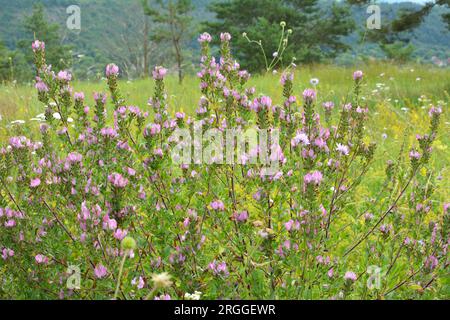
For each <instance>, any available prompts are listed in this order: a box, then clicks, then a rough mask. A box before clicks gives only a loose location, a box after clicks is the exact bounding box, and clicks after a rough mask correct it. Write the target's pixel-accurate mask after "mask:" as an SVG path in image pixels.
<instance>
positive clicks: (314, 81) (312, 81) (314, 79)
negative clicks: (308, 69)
mask: <svg viewBox="0 0 450 320" xmlns="http://www.w3.org/2000/svg"><path fill="white" fill-rule="evenodd" d="M309 83H311V85H313V86H317V85H318V84H319V79H317V78H312V79H311V80H309Z"/></svg>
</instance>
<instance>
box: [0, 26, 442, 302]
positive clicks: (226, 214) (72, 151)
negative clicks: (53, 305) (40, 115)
mask: <svg viewBox="0 0 450 320" xmlns="http://www.w3.org/2000/svg"><path fill="white" fill-rule="evenodd" d="M221 39H222V45H221V58H220V61H216V59H215V58H214V57H212V56H211V55H210V50H209V42H210V41H211V36H210V35H208V34H203V35H201V37H200V38H199V41H200V43H201V46H202V57H201V70H200V72H199V73H198V76H199V77H200V78H201V86H200V87H201V88H200V90H201V94H202V96H201V98H200V100H199V107H198V109H197V112H196V114H195V115H192V116H187V115H185V114H183V113H181V112H178V113H176V114H175V115H172V114H171V113H170V112H169V108H168V102H167V93H166V92H165V88H164V78H165V76H166V73H167V70H166V69H164V68H163V67H156V68H155V69H154V71H153V78H154V81H155V91H154V95H153V97H151V98H150V99H149V103H148V104H149V107H150V109H151V110H149V111H146V110H142V109H140V108H139V107H136V106H128V105H127V104H126V101H125V99H124V98H123V96H122V95H121V93H120V88H119V86H118V76H119V72H120V71H119V68H118V67H117V66H116V65H114V64H110V65H108V66H107V67H106V76H107V85H108V87H109V99H108V98H107V95H106V94H104V93H95V95H94V98H95V104H94V105H93V106H91V107H89V106H86V105H85V95H84V93H82V92H73V89H72V87H71V78H72V77H71V74H70V72H68V71H64V70H63V71H60V72H58V73H56V72H54V71H52V69H51V67H50V66H49V65H47V64H46V60H45V45H44V43H42V42H39V41H35V42H34V43H33V46H32V47H33V51H34V54H35V62H36V67H37V75H36V82H35V86H36V89H37V91H38V96H39V100H40V101H41V102H42V103H43V104H44V105H45V118H46V122H45V123H43V124H42V125H41V126H40V135H41V136H40V138H36V139H33V138H32V137H25V136H14V137H11V138H10V140H9V142H8V143H7V144H6V145H5V146H4V147H3V148H2V149H1V166H0V179H1V197H0V207H1V209H0V223H1V225H0V228H1V233H0V249H1V251H2V252H1V253H2V259H0V261H1V263H2V264H1V269H0V270H1V274H2V286H1V289H0V293H1V295H2V296H4V297H8V296H14V297H16V298H45V299H55V298H58V297H59V298H73V299H80V298H81V299H110V298H118V299H170V298H172V299H199V298H206V299H207V298H209V299H251V298H260V299H268V298H276V299H310V298H320V299H343V298H383V297H386V298H417V297H420V294H423V293H424V292H425V291H426V290H427V288H429V287H431V286H435V288H436V290H440V289H441V288H442V287H441V286H442V284H441V280H442V279H443V277H444V276H445V268H446V266H447V264H448V261H447V243H448V236H449V235H448V230H449V229H448V217H449V205H448V204H447V205H445V206H444V209H443V210H442V206H441V205H438V204H437V203H436V202H434V201H432V196H433V191H434V188H433V183H432V181H433V179H434V178H433V172H432V170H431V169H430V168H429V160H430V156H431V152H432V143H433V141H434V139H435V137H436V134H437V130H438V126H439V119H440V115H441V112H442V110H441V107H439V106H436V107H434V106H433V107H432V108H431V109H430V111H429V116H430V129H429V132H428V133H426V134H423V135H418V136H417V142H416V146H414V147H413V148H411V149H410V150H407V148H408V147H407V146H406V145H403V146H402V148H401V152H400V154H398V155H394V157H393V158H392V159H391V160H388V161H387V163H386V169H385V176H384V178H383V181H381V182H380V183H379V185H378V186H377V188H376V190H371V189H370V188H368V187H367V185H368V182H367V179H366V175H367V173H368V171H369V170H370V169H371V167H372V165H373V159H374V154H375V150H376V145H375V144H373V143H370V142H369V140H368V138H367V137H366V136H365V125H366V121H367V118H368V116H369V110H368V109H367V107H365V106H364V101H363V100H362V99H361V97H360V94H361V90H362V84H363V82H364V75H363V73H362V72H361V71H356V72H355V73H354V74H353V78H354V90H353V94H352V95H351V96H349V97H348V98H347V100H346V101H344V102H343V103H342V104H340V105H339V106H336V107H335V106H334V103H332V102H324V103H323V106H320V105H319V103H318V96H317V95H318V94H317V92H316V91H315V90H314V89H306V90H304V92H303V94H302V97H301V98H299V97H297V96H296V95H295V93H294V89H293V88H294V73H293V68H294V66H290V67H289V68H288V69H286V70H285V71H284V72H283V74H282V76H281V85H282V87H283V96H284V99H285V100H284V101H283V102H282V103H281V104H274V103H273V101H272V99H271V98H270V97H267V96H261V95H257V93H256V90H255V88H248V87H246V83H247V81H248V79H249V77H250V75H249V74H248V73H247V72H246V71H244V70H240V67H239V64H238V63H237V62H236V61H235V60H234V59H233V57H232V56H231V51H230V47H229V41H230V37H229V35H226V36H225V35H223V36H222V37H221ZM110 103H111V105H112V106H113V110H114V111H113V113H112V117H111V116H110V115H109V113H108V112H107V109H108V108H107V106H108V105H109V104H110ZM322 107H323V108H324V114H325V121H322V120H321V119H320V116H319V113H318V108H322ZM337 109H339V111H338V112H337ZM150 118H152V120H149V119H150ZM199 124H201V129H200V130H201V132H200V133H202V134H205V135H206V134H207V133H208V132H210V131H208V130H210V129H213V130H214V131H213V132H214V134H215V137H219V139H216V140H214V139H207V138H205V139H203V140H201V141H202V142H203V144H206V147H207V148H208V147H209V148H210V149H212V150H220V148H221V147H223V145H224V144H225V141H224V139H223V135H222V136H221V135H220V133H222V132H226V130H227V129H229V128H240V129H246V128H255V127H256V129H257V132H263V130H264V129H265V130H268V133H269V135H268V136H267V137H263V138H261V137H260V142H261V141H263V142H264V141H265V142H266V144H267V145H268V146H270V149H271V150H270V152H269V153H267V154H266V153H264V150H263V149H262V148H261V145H258V148H256V149H250V148H247V147H246V146H245V145H244V153H243V154H242V158H241V159H239V160H242V161H231V162H228V161H227V162H226V163H220V162H221V161H220V158H219V157H218V156H217V154H215V155H214V156H213V158H212V161H210V162H208V163H205V162H203V161H196V162H194V163H192V162H191V163H182V164H178V162H177V161H176V159H175V158H174V156H173V152H172V151H173V150H174V149H175V148H176V147H179V146H180V145H181V146H185V145H188V148H187V150H188V151H192V150H194V151H195V150H196V149H197V148H198V145H197V144H195V142H194V146H191V145H190V144H187V143H188V140H184V139H183V140H181V139H180V137H177V136H176V133H177V132H179V130H181V129H185V130H188V131H187V132H194V131H195V130H194V129H195V128H194V127H195V126H198V125H199ZM275 129H279V132H280V135H279V137H280V139H279V141H278V142H277V139H276V135H275ZM185 132H186V131H185ZM233 141H234V140H233ZM227 147H229V146H228V145H227ZM235 147H236V148H237V146H235V144H234V142H233V144H232V149H233V150H234V149H235ZM217 148H218V149H217ZM227 151H228V150H227ZM258 157H259V158H260V159H264V158H265V157H266V160H269V163H271V164H273V165H274V167H273V168H277V169H276V170H275V171H273V172H271V171H268V170H267V166H266V164H267V163H264V162H258V161H252V160H255V159H256V158H258ZM200 160H202V158H201V157H200ZM207 160H208V159H207ZM209 160H211V159H209ZM418 173H420V174H418ZM356 199H358V200H361V201H355V200H356ZM73 270H79V275H80V280H81V281H80V282H79V283H78V282H77V281H74V279H75V278H74V276H77V273H75V274H72V272H73ZM377 277H380V278H377ZM377 279H381V282H380V283H377V282H376V280H377ZM74 283H75V285H73V284H74ZM411 284H414V285H411ZM78 285H79V288H77V287H78Z"/></svg>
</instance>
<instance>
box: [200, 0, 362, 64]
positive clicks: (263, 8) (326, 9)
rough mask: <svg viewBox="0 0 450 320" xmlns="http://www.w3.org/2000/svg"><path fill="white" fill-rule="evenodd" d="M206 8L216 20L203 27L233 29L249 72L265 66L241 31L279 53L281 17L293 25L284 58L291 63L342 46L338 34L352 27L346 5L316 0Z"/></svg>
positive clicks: (242, 0) (255, 0)
mask: <svg viewBox="0 0 450 320" xmlns="http://www.w3.org/2000/svg"><path fill="white" fill-rule="evenodd" d="M210 10H211V11H212V12H214V13H215V15H216V18H217V21H214V22H204V25H205V27H206V29H207V30H208V31H209V32H210V33H213V34H219V33H220V32H224V31H227V32H229V33H231V34H232V35H233V39H232V44H233V46H234V47H236V48H237V49H236V52H237V57H238V59H239V61H240V62H242V64H243V67H245V68H247V69H249V70H250V71H261V70H264V59H263V58H262V57H261V55H259V54H257V52H256V51H255V46H254V43H249V41H248V40H247V39H246V38H245V37H242V36H241V35H242V34H243V33H244V32H245V33H246V34H247V36H248V37H249V38H250V39H252V40H256V41H261V44H262V46H263V47H264V48H265V51H266V52H268V53H270V54H272V53H275V54H277V53H276V50H277V48H278V47H279V43H278V42H279V39H280V22H282V21H283V22H285V23H286V25H287V28H288V29H291V30H292V35H291V36H290V41H289V45H288V47H287V48H286V51H285V52H284V58H283V60H284V61H289V62H290V61H291V58H292V57H294V56H295V57H296V58H297V60H298V61H300V62H315V61H320V60H322V59H325V58H332V57H334V56H336V54H337V53H339V52H342V51H345V50H346V49H347V48H348V47H347V46H346V45H345V44H344V43H343V42H342V41H341V36H345V35H348V34H349V33H350V32H351V31H352V29H353V27H354V22H353V20H352V18H351V15H350V11H349V9H348V7H346V6H343V5H341V4H336V3H333V4H331V5H330V4H324V3H323V2H322V1H319V0H231V1H221V2H216V3H213V4H212V5H211V6H210Z"/></svg>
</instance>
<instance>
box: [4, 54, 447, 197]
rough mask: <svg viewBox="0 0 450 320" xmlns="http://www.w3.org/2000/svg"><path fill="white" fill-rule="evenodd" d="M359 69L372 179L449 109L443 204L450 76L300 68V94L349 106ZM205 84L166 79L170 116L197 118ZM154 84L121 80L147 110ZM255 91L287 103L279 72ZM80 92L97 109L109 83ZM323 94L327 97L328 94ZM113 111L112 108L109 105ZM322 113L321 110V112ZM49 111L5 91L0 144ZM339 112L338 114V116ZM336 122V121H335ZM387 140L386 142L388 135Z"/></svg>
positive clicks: (29, 94)
mask: <svg viewBox="0 0 450 320" xmlns="http://www.w3.org/2000/svg"><path fill="white" fill-rule="evenodd" d="M356 68H359V69H361V70H363V71H364V74H365V81H364V89H363V98H364V99H365V101H366V103H367V105H368V107H369V109H370V112H371V116H370V120H369V123H368V124H367V127H366V130H367V131H368V132H367V133H368V135H369V136H370V137H371V139H372V141H376V142H377V143H378V144H379V148H378V149H377V153H376V161H375V165H374V169H375V170H374V172H373V173H372V175H371V176H369V177H368V179H373V180H374V181H376V180H378V178H379V177H381V176H382V175H383V170H384V167H385V162H386V160H387V159H389V158H393V157H396V156H397V153H398V152H399V150H398V146H399V145H400V144H399V143H398V141H399V140H402V139H407V141H406V143H407V145H411V144H412V143H413V142H414V134H415V133H416V132H424V131H426V129H427V126H428V120H427V117H428V116H427V110H428V107H429V104H430V103H432V104H440V105H442V107H443V111H444V114H443V119H442V120H443V121H442V123H441V130H440V133H439V136H438V138H437V140H436V142H435V152H434V153H433V159H432V163H433V165H432V167H434V168H435V170H436V172H437V174H439V175H441V177H442V179H441V183H442V188H439V189H440V192H439V194H440V198H441V200H442V202H444V201H447V200H448V198H449V195H450V193H449V191H447V190H450V184H449V183H448V181H450V173H449V164H450V150H449V147H450V135H449V133H450V116H449V114H448V102H449V93H450V71H449V70H448V69H440V68H436V67H431V66H426V65H414V64H413V65H402V66H399V65H392V64H383V63H379V62H378V63H370V64H366V65H359V66H357V67H341V66H333V65H308V66H299V67H298V70H297V72H296V78H295V79H296V80H295V82H294V92H295V93H296V95H298V96H300V95H301V92H302V91H303V90H304V89H305V88H307V87H311V84H310V80H311V79H312V78H317V79H319V84H318V86H317V88H316V89H317V91H318V99H319V100H318V101H319V103H322V102H324V101H333V102H334V103H335V104H336V105H339V104H342V103H344V102H346V97H347V96H348V94H349V93H350V92H351V91H352V89H353V79H352V78H351V74H352V71H353V70H355V69H356ZM199 83H200V82H199V80H198V79H197V77H195V76H194V75H188V76H186V77H185V79H184V81H183V83H182V84H179V83H178V80H177V77H176V76H174V75H170V76H168V77H167V78H166V79H165V85H166V88H167V93H168V99H169V108H170V112H172V113H175V112H176V111H184V112H186V113H187V114H189V115H194V114H195V110H196V108H197V105H198V97H199V93H200V90H199ZM153 85H154V82H153V80H152V79H136V80H121V81H120V82H119V86H120V90H121V92H122V94H123V95H124V97H125V99H126V101H127V104H128V105H136V106H139V107H140V108H143V109H144V110H148V109H150V108H149V107H147V101H148V99H149V97H151V96H152V95H153V90H154V88H153ZM251 86H254V87H255V88H256V90H257V93H258V94H264V95H269V96H271V97H272V99H273V100H274V103H281V101H282V86H281V84H280V74H279V73H268V74H264V75H254V76H252V78H251V80H250V81H249V84H248V87H251ZM74 91H75V92H80V91H83V92H84V93H85V94H86V104H87V105H89V106H93V103H94V101H93V94H92V93H93V92H108V88H107V85H106V81H97V82H87V81H78V82H77V81H75V82H74ZM322 92H323V93H324V94H322ZM109 107H110V108H112V106H111V105H110V106H109ZM319 109H320V108H319ZM43 112H44V106H43V105H42V104H41V103H40V102H39V101H38V99H37V94H36V90H35V89H34V87H33V86H32V85H31V84H28V85H26V84H24V85H11V84H9V85H2V86H0V116H1V121H0V141H1V142H5V141H6V139H7V138H8V137H9V136H11V132H16V133H21V132H31V133H33V132H37V129H38V127H39V126H38V123H37V122H36V121H30V119H32V118H34V117H35V116H36V115H38V114H40V113H43ZM334 112H335V113H337V112H338V111H336V110H335V111H334ZM335 118H336V117H335ZM18 119H19V120H24V121H26V122H25V124H23V125H19V126H13V127H12V128H11V125H10V123H11V121H14V120H18ZM383 134H386V135H387V138H386V139H383V138H382V135H383Z"/></svg>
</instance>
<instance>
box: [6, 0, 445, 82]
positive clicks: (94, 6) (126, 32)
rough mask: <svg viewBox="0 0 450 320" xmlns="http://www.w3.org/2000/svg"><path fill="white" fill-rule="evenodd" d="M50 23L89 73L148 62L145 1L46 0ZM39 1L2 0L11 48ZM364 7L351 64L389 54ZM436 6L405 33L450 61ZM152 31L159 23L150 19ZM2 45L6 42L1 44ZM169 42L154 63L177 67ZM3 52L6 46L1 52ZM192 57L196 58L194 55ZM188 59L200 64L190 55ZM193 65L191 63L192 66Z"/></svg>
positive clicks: (426, 52) (419, 52) (202, 1)
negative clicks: (144, 55)
mask: <svg viewBox="0 0 450 320" xmlns="http://www.w3.org/2000/svg"><path fill="white" fill-rule="evenodd" d="M40 2H41V3H42V4H43V5H44V7H45V12H46V17H47V19H48V20H49V21H50V22H53V23H56V24H58V25H59V26H60V28H59V32H60V34H61V38H62V41H63V43H65V44H68V45H71V47H72V50H73V51H72V56H73V61H72V64H73V66H76V69H77V70H83V71H80V73H82V74H83V76H86V77H95V76H98V73H99V72H100V70H101V69H102V68H103V66H104V65H105V64H106V63H108V62H110V61H112V60H113V61H116V62H118V63H120V64H121V65H122V66H124V69H125V71H127V70H126V69H129V70H128V72H127V73H129V74H130V75H132V74H133V70H134V69H136V68H139V64H142V62H141V61H140V60H139V59H140V56H141V52H140V48H141V46H142V41H143V38H144V36H145V35H144V30H143V25H144V17H145V16H144V14H143V10H142V8H141V4H140V0H126V1H125V0H97V1H90V0H77V1H74V0H41V1H40ZM212 2H213V0H193V4H194V7H195V9H194V11H193V12H192V15H193V16H194V17H195V22H199V23H195V28H194V29H195V30H193V31H194V34H195V33H197V31H198V32H200V31H201V30H202V29H201V28H202V27H201V24H200V22H202V21H205V20H211V19H214V15H213V13H211V12H209V11H208V5H209V4H211V3H212ZM330 2H331V1H324V2H323V5H327V4H328V5H329V4H330ZM35 3H36V1H35V0H20V1H10V0H0V8H1V11H0V43H1V41H3V43H4V44H5V46H6V47H7V48H9V49H10V50H15V49H16V48H17V44H18V43H19V41H20V40H23V39H27V40H31V39H32V38H33V35H31V34H27V33H26V32H25V29H24V27H23V20H24V16H25V15H30V14H31V12H32V7H33V4H35ZM73 4H76V5H79V6H80V8H81V30H80V31H76V30H75V31H74V30H69V29H68V28H67V27H66V19H67V17H68V14H67V13H66V8H67V7H68V6H70V5H73ZM411 6H418V4H413V3H396V4H383V5H382V19H390V18H392V17H394V16H395V15H396V13H397V12H398V10H399V9H400V8H402V9H404V8H408V7H411ZM365 9H366V8H365V7H363V8H357V7H353V8H352V14H353V18H354V20H355V21H356V26H357V27H358V28H359V30H356V31H354V32H353V34H352V35H351V36H348V37H346V40H345V42H347V43H348V44H350V46H351V50H350V51H348V52H346V53H344V54H340V55H339V56H338V58H337V62H339V63H344V64H345V63H351V62H352V61H354V58H355V56H356V55H358V57H361V56H362V57H364V56H369V57H376V58H383V52H382V51H381V50H380V48H379V47H378V46H377V45H376V44H373V43H369V42H366V41H362V42H361V38H362V37H361V30H362V28H363V27H364V25H365V19H366V17H367V16H368V15H367V13H366V12H365ZM443 10H444V9H441V8H435V9H434V10H433V12H432V13H431V14H430V16H428V17H427V19H426V21H425V22H424V23H423V25H422V26H421V27H419V28H418V29H416V30H414V31H413V32H411V33H408V34H405V35H404V37H403V38H404V39H405V40H406V41H409V40H410V42H411V43H412V44H413V45H414V47H415V51H414V54H413V58H414V59H415V60H418V61H421V62H430V61H431V59H432V57H433V56H437V57H439V58H440V59H442V60H444V61H445V60H446V59H447V58H448V57H449V56H450V49H449V45H448V44H449V43H450V34H449V32H448V30H447V29H446V27H445V24H444V23H443V21H442V20H441V13H442V12H441V11H443ZM149 25H150V30H149V32H150V33H151V32H152V27H153V24H152V22H151V21H150V22H149ZM195 38H196V37H195V36H193V37H192V41H191V42H190V44H189V47H190V48H191V49H192V51H193V52H194V53H195V51H196V50H198V45H197V42H196V41H195ZM0 47H1V46H0ZM167 50H171V49H170V48H166V47H164V46H161V45H160V46H156V45H155V44H152V43H150V63H151V64H156V63H160V64H162V63H164V64H166V65H171V64H172V61H169V60H170V59H171V58H170V55H168V54H167ZM0 52H1V50H0ZM5 55H6V54H5ZM191 56H196V55H195V54H192V55H191ZM187 61H191V62H195V59H191V57H188V59H187ZM188 69H189V66H188Z"/></svg>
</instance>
